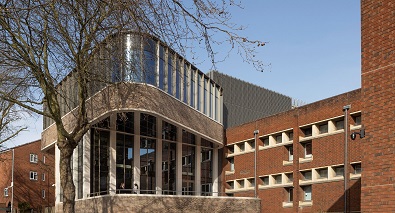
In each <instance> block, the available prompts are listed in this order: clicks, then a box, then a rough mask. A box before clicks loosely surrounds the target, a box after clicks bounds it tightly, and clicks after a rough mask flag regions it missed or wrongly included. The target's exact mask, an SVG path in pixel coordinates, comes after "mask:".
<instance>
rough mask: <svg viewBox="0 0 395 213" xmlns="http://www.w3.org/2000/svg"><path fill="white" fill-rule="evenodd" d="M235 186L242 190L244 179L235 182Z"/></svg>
mask: <svg viewBox="0 0 395 213" xmlns="http://www.w3.org/2000/svg"><path fill="white" fill-rule="evenodd" d="M236 181H237V184H238V185H239V188H244V179H242V180H236Z"/></svg>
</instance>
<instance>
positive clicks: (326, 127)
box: [318, 123, 328, 134]
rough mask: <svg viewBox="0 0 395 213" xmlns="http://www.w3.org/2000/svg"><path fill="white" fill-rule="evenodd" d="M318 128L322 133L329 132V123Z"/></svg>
mask: <svg viewBox="0 0 395 213" xmlns="http://www.w3.org/2000/svg"><path fill="white" fill-rule="evenodd" d="M318 129H319V132H320V134H324V133H328V123H325V124H321V125H319V126H318Z"/></svg>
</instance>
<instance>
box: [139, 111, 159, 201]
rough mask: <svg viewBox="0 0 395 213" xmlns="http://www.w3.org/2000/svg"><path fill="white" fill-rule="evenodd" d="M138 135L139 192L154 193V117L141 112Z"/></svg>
mask: <svg viewBox="0 0 395 213" xmlns="http://www.w3.org/2000/svg"><path fill="white" fill-rule="evenodd" d="M140 135H141V137H140V167H141V168H140V169H141V175H140V186H139V189H140V193H142V194H155V193H156V192H155V187H156V184H155V183H156V179H155V177H156V175H155V168H156V167H155V163H156V162H155V159H156V158H155V156H156V117H154V116H152V115H148V114H144V113H142V114H141V119H140Z"/></svg>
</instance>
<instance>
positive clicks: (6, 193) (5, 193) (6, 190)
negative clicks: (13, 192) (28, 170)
mask: <svg viewBox="0 0 395 213" xmlns="http://www.w3.org/2000/svg"><path fill="white" fill-rule="evenodd" d="M4 197H8V188H4Z"/></svg>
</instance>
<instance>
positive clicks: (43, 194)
mask: <svg viewBox="0 0 395 213" xmlns="http://www.w3.org/2000/svg"><path fill="white" fill-rule="evenodd" d="M41 196H42V198H43V199H44V198H45V190H44V189H43V190H42V191H41Z"/></svg>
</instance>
